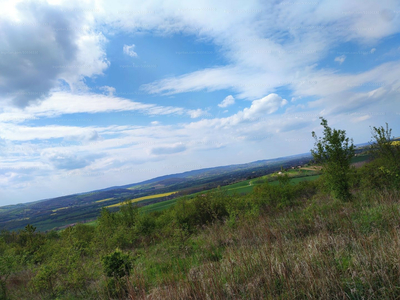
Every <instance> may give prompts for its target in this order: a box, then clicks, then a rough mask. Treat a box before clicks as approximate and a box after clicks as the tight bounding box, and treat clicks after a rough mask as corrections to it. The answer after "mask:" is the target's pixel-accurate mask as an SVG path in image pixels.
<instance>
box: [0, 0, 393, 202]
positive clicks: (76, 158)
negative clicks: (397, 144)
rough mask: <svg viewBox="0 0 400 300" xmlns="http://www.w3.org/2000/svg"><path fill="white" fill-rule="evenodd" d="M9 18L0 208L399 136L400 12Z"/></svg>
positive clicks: (304, 9)
mask: <svg viewBox="0 0 400 300" xmlns="http://www.w3.org/2000/svg"><path fill="white" fill-rule="evenodd" d="M1 6H2V9H1V12H0V36H1V37H2V40H1V42H0V102H1V105H0V154H1V156H0V205H7V204H13V203H20V202H29V201H34V200H39V199H44V198H50V197H56V196H61V195H66V194H71V193H78V192H85V191H90V190H94V189H100V188H105V187H108V186H113V185H123V184H129V183H134V182H138V181H142V180H146V179H149V178H153V177H156V176H160V175H165V174H172V173H178V172H184V171H188V170H193V169H199V168H205V167H213V166H220V165H229V164H237V163H246V162H251V161H255V160H260V159H269V158H275V157H282V156H287V155H293V154H298V153H304V152H308V151H309V150H310V149H311V148H312V147H313V144H314V141H313V140H312V138H311V132H312V131H316V132H317V133H318V132H319V133H320V132H321V128H320V127H321V126H320V124H319V123H320V122H319V117H320V116H324V117H325V118H327V119H328V122H329V124H330V125H331V126H332V127H335V128H340V129H345V130H346V131H347V133H348V135H349V136H350V137H352V138H354V142H355V143H363V142H366V141H369V140H370V135H371V134H370V126H381V125H384V123H385V122H388V123H389V126H390V127H391V128H393V134H394V135H396V136H399V135H400V133H399V131H398V128H399V125H400V122H399V116H400V102H399V100H400V97H399V91H400V82H399V78H400V44H399V42H400V17H399V13H400V3H399V2H398V1H394V0H393V1H391V0H382V1H361V0H355V1H351V3H349V2H348V1H344V0H338V1H334V2H333V1H308V2H304V1H270V2H268V3H265V1H246V2H243V1H233V2H232V1H218V3H214V1H206V0H200V1H195V2H194V1H189V2H188V1H187V2H184V4H182V3H177V2H175V1H156V0H149V1H145V2H144V1H118V3H115V2H111V1H102V0H93V1H62V0H51V1H20V0H12V1H6V2H3V3H2V4H1Z"/></svg>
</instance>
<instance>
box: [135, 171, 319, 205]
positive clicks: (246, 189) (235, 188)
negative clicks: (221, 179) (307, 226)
mask: <svg viewBox="0 0 400 300" xmlns="http://www.w3.org/2000/svg"><path fill="white" fill-rule="evenodd" d="M287 173H289V174H290V175H289V176H290V177H292V178H291V179H290V181H289V182H290V183H291V184H297V183H299V182H302V181H311V180H316V179H317V178H319V177H320V176H321V175H320V174H316V172H315V171H309V170H290V171H288V172H287ZM276 176H277V173H273V174H270V175H266V176H262V177H259V178H253V179H249V180H244V181H241V182H238V183H235V184H231V185H227V186H223V187H221V188H220V189H221V190H223V191H226V192H227V194H228V195H235V194H248V193H250V192H252V191H253V190H254V187H255V186H257V185H260V184H262V183H257V184H255V183H254V182H256V181H259V182H260V181H262V182H265V181H266V180H268V179H272V181H270V182H269V184H271V185H277V184H279V181H278V180H273V179H274V178H275V177H276ZM250 183H251V184H250ZM215 190H216V189H212V190H208V191H202V192H198V193H194V194H190V195H188V196H182V197H178V198H175V199H171V200H167V201H163V202H159V203H155V204H150V205H147V206H144V207H142V208H141V211H142V212H144V213H150V212H153V211H162V210H164V209H167V208H170V207H171V206H173V205H174V204H175V203H176V202H177V201H179V200H182V199H192V198H194V197H195V196H197V195H201V194H205V193H208V192H212V191H215ZM139 203H140V202H139Z"/></svg>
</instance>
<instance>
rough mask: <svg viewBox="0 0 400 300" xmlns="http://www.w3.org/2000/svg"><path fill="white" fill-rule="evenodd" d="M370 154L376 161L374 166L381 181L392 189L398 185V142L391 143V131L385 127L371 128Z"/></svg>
mask: <svg viewBox="0 0 400 300" xmlns="http://www.w3.org/2000/svg"><path fill="white" fill-rule="evenodd" d="M371 133H372V138H373V141H372V144H371V146H370V153H371V154H372V156H373V157H374V158H375V159H376V162H375V164H374V167H375V169H376V170H377V171H378V174H377V176H379V177H380V178H381V179H382V181H384V182H385V183H386V184H389V185H392V186H393V187H399V185H400V142H398V141H393V140H394V137H393V136H392V129H391V128H389V125H388V123H386V127H383V126H381V127H373V128H372V132H371Z"/></svg>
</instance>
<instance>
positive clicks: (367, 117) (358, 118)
mask: <svg viewBox="0 0 400 300" xmlns="http://www.w3.org/2000/svg"><path fill="white" fill-rule="evenodd" d="M368 119H371V116H370V115H364V116H360V117H356V118H353V119H352V122H355V123H358V122H362V121H365V120H368Z"/></svg>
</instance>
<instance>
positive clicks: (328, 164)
mask: <svg viewBox="0 0 400 300" xmlns="http://www.w3.org/2000/svg"><path fill="white" fill-rule="evenodd" d="M320 119H321V125H322V126H323V127H324V136H323V137H322V138H321V137H320V138H318V137H317V135H316V133H315V132H314V131H313V132H312V136H313V138H315V148H314V149H312V150H311V154H312V155H313V157H314V160H315V161H316V162H317V163H322V165H323V172H324V177H325V182H326V184H327V186H328V188H329V189H330V190H331V192H332V193H333V195H334V197H335V198H337V199H340V200H344V201H345V200H349V199H350V197H351V194H350V162H351V159H352V157H353V156H354V148H355V147H354V144H353V140H352V139H351V140H350V139H349V138H348V137H346V131H345V130H337V129H332V128H330V127H329V126H328V121H327V120H326V119H324V118H322V117H321V118H320Z"/></svg>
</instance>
